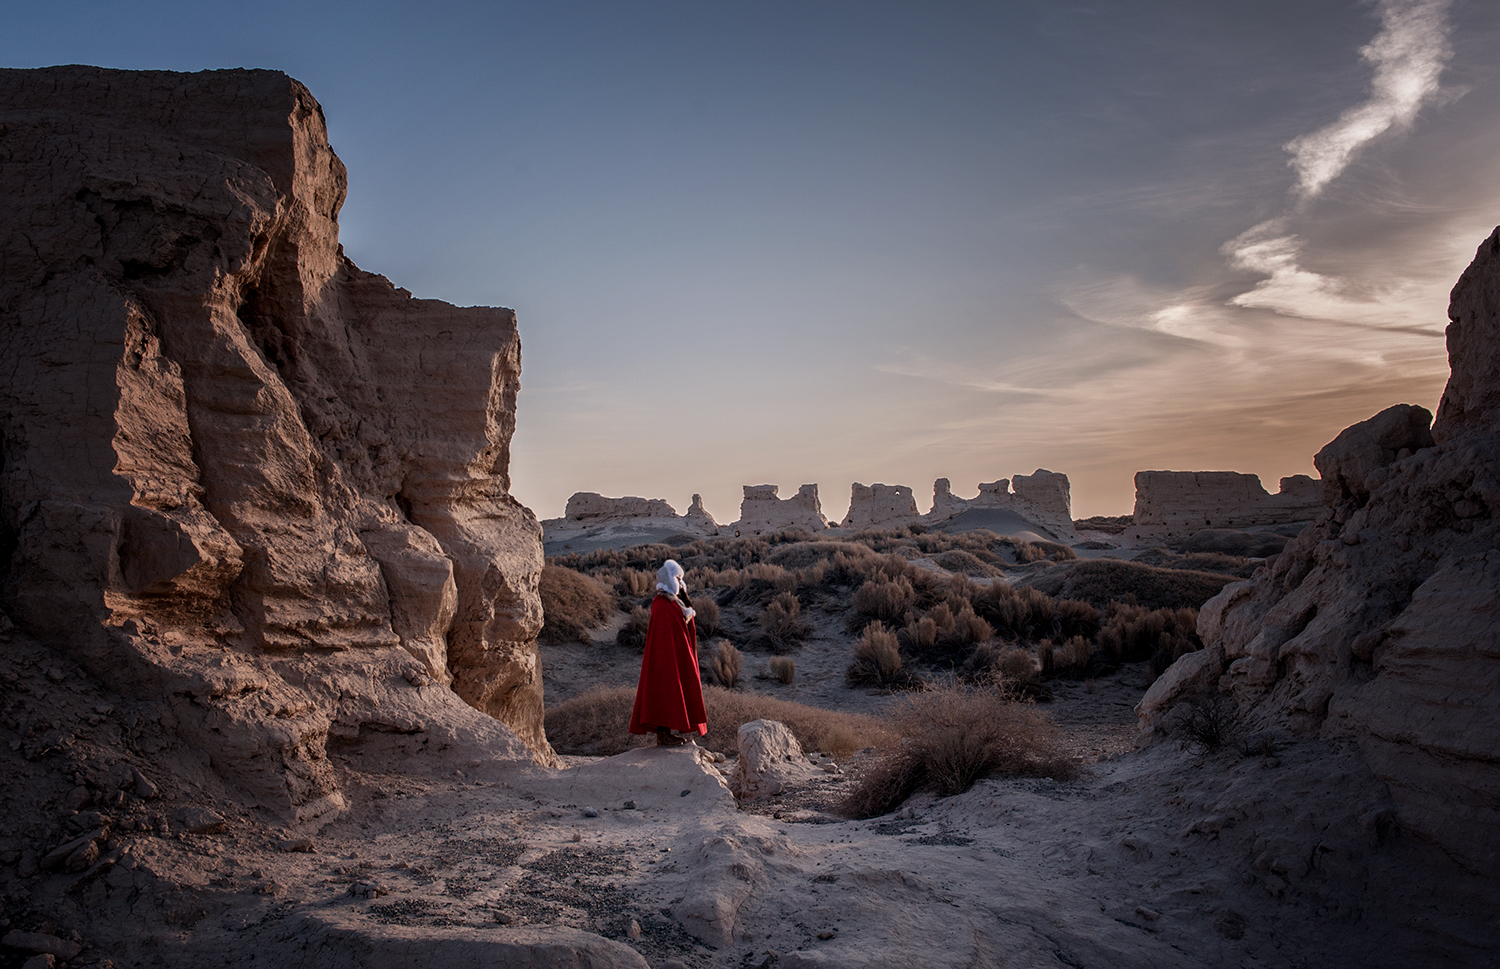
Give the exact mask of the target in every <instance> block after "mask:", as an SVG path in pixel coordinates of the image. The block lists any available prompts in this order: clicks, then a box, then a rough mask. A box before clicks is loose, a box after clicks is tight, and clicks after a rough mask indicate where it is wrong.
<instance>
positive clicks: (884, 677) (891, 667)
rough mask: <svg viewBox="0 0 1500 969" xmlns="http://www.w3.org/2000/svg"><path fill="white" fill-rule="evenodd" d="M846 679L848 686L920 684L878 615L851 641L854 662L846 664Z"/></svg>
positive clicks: (914, 685) (900, 687)
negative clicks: (853, 642)
mask: <svg viewBox="0 0 1500 969" xmlns="http://www.w3.org/2000/svg"><path fill="white" fill-rule="evenodd" d="M846 679H847V680H848V682H849V685H850V686H880V687H885V688H887V689H908V690H909V689H920V688H921V685H922V681H921V680H919V679H918V678H917V677H916V676H914V675H912V672H911V670H909V669H907V668H906V664H905V662H904V661H903V660H902V658H901V644H900V642H899V641H898V640H897V639H896V634H895V633H893V632H891V631H890V630H888V629H886V628H885V624H884V623H882V622H881V621H880V620H878V619H877V620H876V621H874V622H872V623H870V624H869V625H868V626H866V627H865V630H864V632H862V633H860V636H859V640H858V641H857V642H856V643H855V644H854V662H852V663H850V664H849V670H848V672H847V674H846Z"/></svg>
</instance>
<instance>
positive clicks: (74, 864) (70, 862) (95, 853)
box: [63, 841, 99, 871]
mask: <svg viewBox="0 0 1500 969" xmlns="http://www.w3.org/2000/svg"><path fill="white" fill-rule="evenodd" d="M98 860H99V843H98V842H97V841H90V842H88V843H86V844H83V845H80V846H79V847H78V850H77V851H75V852H73V853H72V854H71V855H68V858H67V860H66V861H64V862H63V871H83V870H84V869H85V868H87V867H89V866H90V865H92V864H93V863H94V862H96V861H98Z"/></svg>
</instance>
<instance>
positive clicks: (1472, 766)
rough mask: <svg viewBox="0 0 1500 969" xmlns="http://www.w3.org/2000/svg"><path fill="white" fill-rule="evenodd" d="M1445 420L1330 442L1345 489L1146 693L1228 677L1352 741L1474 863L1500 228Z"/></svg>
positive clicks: (1405, 810) (1496, 690)
mask: <svg viewBox="0 0 1500 969" xmlns="http://www.w3.org/2000/svg"><path fill="white" fill-rule="evenodd" d="M1449 317H1450V320H1451V322H1450V324H1449V326H1448V334H1447V336H1448V355H1449V364H1450V366H1451V367H1452V375H1451V377H1450V379H1449V381H1448V387H1447V390H1446V391H1445V392H1444V394H1443V400H1442V404H1441V406H1440V407H1439V409H1438V415H1437V420H1436V421H1435V422H1434V423H1433V425H1432V428H1431V431H1430V433H1429V431H1428V428H1427V419H1428V415H1427V412H1426V411H1425V410H1423V409H1422V408H1419V407H1412V406H1409V405H1398V406H1396V407H1392V408H1390V409H1389V410H1386V411H1383V412H1382V413H1380V414H1378V415H1376V416H1375V417H1373V418H1371V419H1370V420H1368V421H1364V422H1362V423H1360V424H1356V425H1354V426H1353V427H1350V428H1349V429H1347V430H1345V431H1344V432H1343V433H1341V434H1340V435H1339V436H1338V437H1337V438H1336V439H1335V440H1334V441H1333V442H1332V443H1330V444H1329V445H1328V446H1327V447H1326V448H1324V449H1323V450H1322V451H1321V452H1320V453H1319V454H1318V457H1317V465H1318V468H1319V471H1320V472H1321V473H1322V475H1323V476H1324V481H1325V489H1324V495H1325V497H1326V499H1327V500H1328V502H1329V505H1328V507H1327V509H1326V510H1325V512H1324V513H1323V514H1322V516H1321V517H1320V518H1318V520H1317V521H1315V522H1314V523H1313V524H1312V525H1310V526H1309V527H1308V528H1307V529H1305V530H1304V531H1303V532H1302V534H1301V535H1300V536H1298V537H1297V538H1296V539H1294V540H1293V541H1292V542H1291V543H1290V544H1289V545H1288V546H1287V547H1286V550H1285V551H1284V552H1283V553H1282V554H1281V555H1280V556H1279V557H1278V558H1277V559H1275V561H1274V562H1273V564H1272V565H1271V566H1270V567H1269V568H1267V569H1263V570H1261V571H1259V572H1257V573H1256V575H1255V577H1254V578H1252V579H1251V580H1249V581H1247V582H1242V583H1237V584H1234V585H1230V586H1227V587H1226V588H1225V589H1224V591H1223V592H1222V593H1221V594H1220V595H1218V596H1217V597H1215V598H1214V599H1212V600H1210V601H1209V602H1208V603H1207V604H1206V605H1205V606H1204V608H1203V610H1202V612H1201V614H1200V617H1199V625H1198V632H1199V636H1200V637H1201V638H1202V639H1203V641H1204V642H1205V643H1207V644H1208V648H1207V649H1206V650H1205V651H1204V652H1203V653H1201V654H1190V655H1189V656H1188V657H1184V659H1183V660H1180V661H1179V663H1178V664H1177V665H1175V666H1174V667H1173V668H1172V669H1170V670H1168V672H1167V674H1166V675H1164V676H1163V677H1162V679H1161V680H1160V681H1158V684H1157V685H1156V686H1153V687H1152V689H1151V691H1150V692H1148V694H1147V697H1146V700H1145V701H1143V703H1142V707H1141V713H1142V716H1143V722H1144V723H1145V725H1147V726H1155V727H1158V728H1159V727H1163V726H1167V725H1169V724H1170V717H1171V713H1172V709H1171V708H1172V706H1173V704H1174V702H1175V701H1177V700H1179V699H1181V698H1183V697H1188V696H1191V695H1192V694H1193V693H1194V692H1196V691H1215V690H1223V691H1226V692H1229V693H1231V694H1232V695H1233V697H1234V698H1235V699H1236V701H1237V703H1238V705H1239V707H1240V708H1241V709H1242V710H1243V711H1244V712H1245V715H1246V716H1247V717H1249V718H1250V720H1251V721H1252V723H1258V724H1261V725H1265V726H1271V727H1276V728H1281V729H1287V728H1290V729H1292V730H1295V731H1300V732H1304V733H1312V732H1316V733H1320V734H1322V735H1323V736H1324V737H1330V738H1353V739H1354V740H1356V741H1357V742H1358V744H1359V746H1360V748H1361V749H1362V750H1363V752H1364V755H1365V758H1366V759H1367V761H1368V762H1369V764H1370V767H1371V769H1372V770H1373V771H1374V773H1375V775H1376V776H1377V777H1378V778H1380V779H1381V780H1383V781H1384V782H1385V783H1386V784H1387V785H1389V788H1390V791H1391V795H1392V797H1393V798H1394V799H1395V801H1396V803H1397V805H1398V807H1399V811H1400V817H1401V821H1402V823H1403V825H1404V826H1405V827H1406V828H1407V829H1409V830H1411V831H1414V832H1416V833H1417V834H1419V835H1420V836H1422V837H1424V838H1426V839H1428V840H1430V841H1431V842H1433V843H1435V844H1437V845H1438V846H1440V847H1441V848H1442V849H1443V850H1444V851H1445V852H1446V853H1447V854H1448V855H1449V856H1450V857H1452V858H1453V859H1455V860H1456V861H1457V862H1458V863H1460V864H1461V865H1463V866H1465V867H1466V868H1468V869H1470V870H1471V871H1474V872H1479V873H1488V874H1489V875H1490V876H1491V877H1493V872H1494V871H1495V870H1496V865H1497V864H1500V524H1497V521H1496V514H1497V511H1500V229H1497V230H1496V232H1495V234H1493V235H1491V236H1490V238H1489V239H1488V240H1486V241H1485V243H1484V244H1483V245H1481V246H1480V248H1479V252H1478V254H1477V255H1476V257H1475V259H1474V262H1473V264H1472V265H1470V267H1469V268H1468V270H1467V271H1465V272H1464V274H1463V276H1462V277H1461V278H1460V279H1459V281H1458V284H1457V286H1455V287H1454V290H1453V296H1452V301H1451V303H1450V307H1449Z"/></svg>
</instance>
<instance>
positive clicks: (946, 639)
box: [938, 602, 995, 649]
mask: <svg viewBox="0 0 1500 969" xmlns="http://www.w3.org/2000/svg"><path fill="white" fill-rule="evenodd" d="M993 635H995V629H994V627H993V626H991V625H990V624H989V623H987V622H985V621H984V620H983V619H980V618H979V616H977V615H975V613H974V607H973V606H971V605H970V604H969V603H967V602H965V603H964V604H963V605H961V606H959V608H958V611H957V612H956V613H954V614H953V622H952V625H951V626H950V627H949V629H948V631H947V632H946V633H941V634H939V636H938V642H939V643H941V644H943V645H945V646H948V647H949V648H951V649H961V648H963V647H965V646H972V645H973V644H974V643H982V642H984V641H985V640H986V639H989V638H990V637H991V636H993Z"/></svg>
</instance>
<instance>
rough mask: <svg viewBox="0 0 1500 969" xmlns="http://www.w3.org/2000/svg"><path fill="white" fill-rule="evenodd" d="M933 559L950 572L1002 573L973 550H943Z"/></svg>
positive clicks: (961, 573) (993, 574) (966, 573)
mask: <svg viewBox="0 0 1500 969" xmlns="http://www.w3.org/2000/svg"><path fill="white" fill-rule="evenodd" d="M932 560H933V561H934V562H936V563H937V564H938V565H940V566H942V567H943V568H945V569H947V570H948V571H949V572H956V573H958V574H960V575H979V576H986V577H989V576H995V575H999V574H1000V570H999V569H997V568H995V567H994V566H993V565H991V564H989V563H988V562H985V561H982V560H981V559H980V558H979V557H978V556H977V555H975V554H974V553H973V552H966V551H964V550H963V549H961V548H955V549H952V550H951V551H947V552H943V553H941V554H940V555H936V556H934V557H933V559H932Z"/></svg>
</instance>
